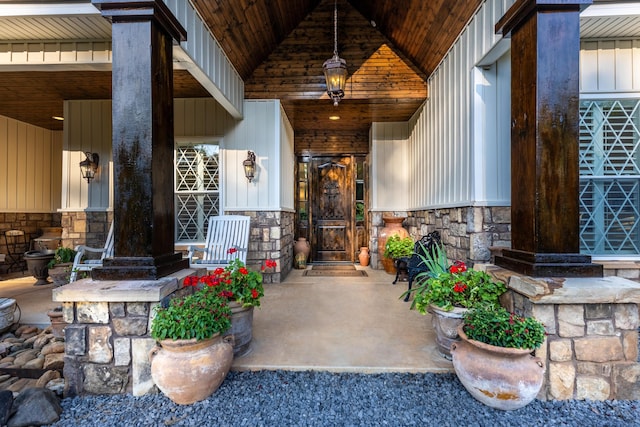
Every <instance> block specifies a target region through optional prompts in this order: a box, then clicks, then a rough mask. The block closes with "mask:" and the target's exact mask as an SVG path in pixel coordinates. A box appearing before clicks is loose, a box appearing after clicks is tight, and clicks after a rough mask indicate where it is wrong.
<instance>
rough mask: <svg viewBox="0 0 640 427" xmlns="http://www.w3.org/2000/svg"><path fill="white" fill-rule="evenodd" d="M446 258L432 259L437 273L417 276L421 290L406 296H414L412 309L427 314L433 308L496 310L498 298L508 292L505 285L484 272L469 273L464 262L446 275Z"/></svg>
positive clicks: (417, 288)
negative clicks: (481, 307) (443, 267)
mask: <svg viewBox="0 0 640 427" xmlns="http://www.w3.org/2000/svg"><path fill="white" fill-rule="evenodd" d="M443 261H444V259H443V255H442V252H440V253H439V254H438V255H437V258H436V257H431V262H432V263H433V265H432V266H433V268H434V271H429V272H423V273H420V274H418V275H417V276H416V281H417V282H418V286H416V287H415V288H413V289H411V290H410V291H408V292H405V294H404V295H406V294H407V293H414V297H413V302H412V304H411V309H416V310H418V311H419V312H420V313H422V314H426V313H427V309H428V308H429V305H430V304H433V305H435V306H437V307H439V308H440V309H442V310H444V311H451V310H452V309H453V307H463V308H472V307H475V306H477V305H480V304H484V305H488V306H497V305H498V298H499V297H500V295H502V294H503V293H504V292H505V291H506V290H507V288H506V286H505V285H504V283H496V282H494V281H493V280H491V276H489V275H488V274H487V273H485V272H484V271H478V270H473V269H467V266H466V265H465V264H464V263H463V262H462V261H456V262H454V263H453V265H451V266H449V267H448V268H447V269H446V270H444V271H443V269H442V263H443Z"/></svg>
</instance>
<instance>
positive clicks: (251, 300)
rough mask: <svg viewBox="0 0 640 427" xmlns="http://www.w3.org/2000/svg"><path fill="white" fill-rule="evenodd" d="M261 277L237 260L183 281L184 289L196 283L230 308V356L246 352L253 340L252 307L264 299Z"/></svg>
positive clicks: (273, 264)
mask: <svg viewBox="0 0 640 427" xmlns="http://www.w3.org/2000/svg"><path fill="white" fill-rule="evenodd" d="M230 251H233V249H230ZM276 265H277V263H276V262H275V261H274V260H271V259H268V260H265V261H264V264H263V265H262V268H261V270H262V271H265V270H266V269H268V268H274V267H276ZM262 282H263V278H262V274H261V273H259V272H257V271H252V270H249V269H248V268H247V267H246V265H245V264H244V262H242V261H241V260H239V259H237V258H236V259H234V260H232V261H231V262H230V263H229V265H228V266H227V267H225V268H222V267H219V268H216V269H215V270H213V272H212V273H211V274H208V275H206V276H202V277H200V278H195V277H192V278H191V279H189V280H187V281H185V285H186V286H189V285H191V286H198V283H202V284H205V285H207V287H211V288H214V289H216V290H217V292H218V293H219V295H220V296H223V297H225V298H227V299H228V300H229V307H230V308H231V313H232V315H231V329H230V334H231V335H233V341H234V344H233V354H234V356H235V357H240V356H243V355H245V354H247V353H248V352H249V350H250V344H251V340H252V338H253V308H254V307H259V306H260V299H261V298H262V297H263V296H264V286H263V283H262Z"/></svg>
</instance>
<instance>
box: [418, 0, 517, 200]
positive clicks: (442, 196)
mask: <svg viewBox="0 0 640 427" xmlns="http://www.w3.org/2000/svg"><path fill="white" fill-rule="evenodd" d="M513 3H514V1H512V0H488V1H487V2H485V3H484V4H483V5H482V7H481V8H480V9H479V10H478V12H477V13H476V15H475V16H474V17H473V18H472V19H471V21H470V22H469V24H468V25H467V27H466V28H465V29H464V31H463V32H462V33H461V35H460V36H459V38H458V40H456V42H455V43H454V45H453V46H452V47H451V49H450V50H449V52H448V53H447V55H446V56H445V57H444V59H443V60H442V62H441V63H440V64H439V66H438V67H437V68H436V70H435V71H434V72H433V74H432V75H431V76H430V77H429V80H428V84H429V98H428V99H427V101H426V102H425V104H424V106H423V108H422V110H421V111H419V112H418V113H417V114H416V115H415V116H414V117H413V118H412V120H410V122H409V129H410V135H409V149H408V159H409V163H408V165H407V166H408V167H407V170H408V171H411V172H410V173H412V176H413V177H415V178H414V179H412V180H411V186H410V189H409V200H408V206H407V208H408V209H410V210H420V209H430V208H439V207H454V206H471V205H492V204H494V205H496V204H497V205H500V204H505V203H508V200H510V186H509V185H502V186H496V183H498V182H499V183H508V182H509V181H510V176H511V175H510V164H509V161H508V158H507V159H506V160H507V161H505V158H504V156H502V157H501V158H500V159H499V161H496V160H497V159H495V158H492V157H491V156H495V155H496V154H497V153H500V152H501V151H502V150H504V149H506V150H507V151H508V150H509V140H510V137H509V134H508V132H507V134H506V135H505V132H504V131H502V130H499V129H493V128H491V126H493V127H494V128H495V125H496V122H498V120H497V119H499V117H497V115H498V114H501V113H500V111H484V110H483V109H485V108H487V107H489V106H490V105H489V104H488V102H487V101H488V99H487V100H485V101H484V102H483V101H482V99H480V102H478V100H477V99H476V96H477V91H478V89H479V88H478V87H477V85H478V84H481V85H482V84H486V83H487V81H486V79H485V77H491V75H492V73H493V74H494V75H495V74H496V73H498V67H496V69H495V70H494V71H491V70H490V69H488V70H486V71H487V73H488V75H487V76H483V75H482V72H481V73H480V77H481V78H480V79H478V76H477V74H476V73H477V69H476V67H477V65H478V64H479V63H480V62H481V61H482V60H483V58H485V57H487V56H488V55H489V54H490V52H491V51H492V49H495V48H496V45H497V43H498V41H500V39H501V38H502V37H501V36H499V35H496V34H495V32H494V25H495V23H496V22H497V21H498V20H499V19H500V18H501V17H502V16H503V15H504V14H505V12H506V11H507V10H508V9H509V7H511V5H512V4H513ZM498 66H499V64H498ZM486 68H491V66H489V67H486ZM507 81H509V80H507ZM495 84H497V83H495ZM484 89H485V90H486V89H487V88H486V87H485V88H484ZM490 92H491V94H492V95H491V96H500V97H502V99H503V100H504V99H505V96H506V99H509V97H510V93H505V92H504V85H502V86H500V87H499V86H495V87H493V88H492V89H491V91H490ZM487 95H488V94H487ZM487 95H486V96H487ZM492 108H498V107H495V106H494V107H492ZM501 108H503V109H504V102H502V106H501ZM507 111H508V110H507ZM474 114H479V115H480V116H483V115H484V116H496V117H494V119H493V121H494V123H493V124H491V123H487V124H486V127H485V128H478V127H476V126H474ZM505 118H506V123H507V126H508V123H509V120H508V118H509V113H508V112H507V115H506V116H505ZM478 146H480V147H482V149H481V150H478V149H476V148H475V147H478Z"/></svg>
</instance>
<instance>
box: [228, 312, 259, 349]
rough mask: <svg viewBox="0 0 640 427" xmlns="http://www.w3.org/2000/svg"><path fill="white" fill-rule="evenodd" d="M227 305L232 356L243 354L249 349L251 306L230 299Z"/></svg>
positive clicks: (251, 330)
mask: <svg viewBox="0 0 640 427" xmlns="http://www.w3.org/2000/svg"><path fill="white" fill-rule="evenodd" d="M229 307H230V308H231V329H230V330H229V334H230V335H232V336H233V356H234V357H240V356H244V355H245V354H247V353H249V351H251V340H252V339H253V307H243V306H242V305H240V304H239V303H237V302H235V301H230V302H229Z"/></svg>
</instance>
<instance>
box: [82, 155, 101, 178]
mask: <svg viewBox="0 0 640 427" xmlns="http://www.w3.org/2000/svg"><path fill="white" fill-rule="evenodd" d="M84 154H85V156H87V158H86V159H84V160H83V161H81V162H80V172H81V173H82V177H83V178H84V179H86V180H87V182H88V183H89V184H91V180H92V179H93V178H95V176H96V172H97V171H98V163H100V156H98V153H91V152H89V151H87V152H85V153H84Z"/></svg>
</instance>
